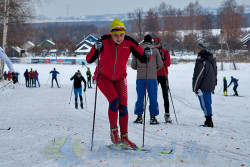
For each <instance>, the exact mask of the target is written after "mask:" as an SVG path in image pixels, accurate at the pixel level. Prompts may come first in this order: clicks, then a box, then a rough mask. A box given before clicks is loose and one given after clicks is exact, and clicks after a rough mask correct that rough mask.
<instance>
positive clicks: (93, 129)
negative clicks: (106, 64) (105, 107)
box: [91, 49, 100, 151]
mask: <svg viewBox="0 0 250 167" xmlns="http://www.w3.org/2000/svg"><path fill="white" fill-rule="evenodd" d="M97 51H98V58H97V77H96V87H95V105H94V117H93V128H92V139H91V151H92V148H93V140H94V131H95V114H96V103H97V85H98V78H99V55H100V49H98V50H97Z"/></svg>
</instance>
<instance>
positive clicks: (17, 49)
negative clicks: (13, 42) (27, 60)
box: [12, 46, 21, 53]
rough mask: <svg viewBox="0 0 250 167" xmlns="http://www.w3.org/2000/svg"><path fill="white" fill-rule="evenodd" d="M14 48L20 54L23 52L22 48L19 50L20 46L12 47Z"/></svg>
mask: <svg viewBox="0 0 250 167" xmlns="http://www.w3.org/2000/svg"><path fill="white" fill-rule="evenodd" d="M12 48H13V49H14V50H15V51H17V52H18V53H20V52H21V48H19V47H18V46H12Z"/></svg>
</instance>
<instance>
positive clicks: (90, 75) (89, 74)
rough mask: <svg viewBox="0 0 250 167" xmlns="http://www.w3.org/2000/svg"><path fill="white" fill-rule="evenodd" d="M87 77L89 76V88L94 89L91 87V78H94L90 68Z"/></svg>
mask: <svg viewBox="0 0 250 167" xmlns="http://www.w3.org/2000/svg"><path fill="white" fill-rule="evenodd" d="M86 75H87V84H88V88H92V86H91V77H92V74H91V71H90V68H88V71H87V72H86Z"/></svg>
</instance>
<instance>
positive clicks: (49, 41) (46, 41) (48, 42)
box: [39, 39, 56, 46]
mask: <svg viewBox="0 0 250 167" xmlns="http://www.w3.org/2000/svg"><path fill="white" fill-rule="evenodd" d="M46 43H47V44H49V45H56V44H55V43H54V42H52V41H51V40H48V39H47V40H45V41H43V42H42V43H40V44H39V46H42V45H45V44H46Z"/></svg>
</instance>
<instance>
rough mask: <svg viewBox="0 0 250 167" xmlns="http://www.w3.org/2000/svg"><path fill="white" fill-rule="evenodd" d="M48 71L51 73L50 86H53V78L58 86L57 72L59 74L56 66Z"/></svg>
mask: <svg viewBox="0 0 250 167" xmlns="http://www.w3.org/2000/svg"><path fill="white" fill-rule="evenodd" d="M50 73H51V74H52V79H51V88H53V80H55V81H56V84H57V87H58V88H60V87H59V85H58V82H57V74H60V73H59V72H58V71H56V68H54V70H53V71H50Z"/></svg>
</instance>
